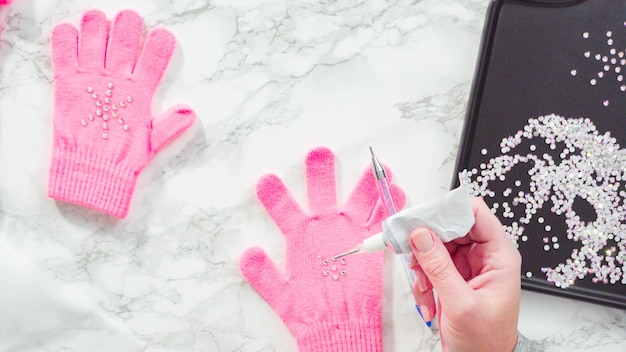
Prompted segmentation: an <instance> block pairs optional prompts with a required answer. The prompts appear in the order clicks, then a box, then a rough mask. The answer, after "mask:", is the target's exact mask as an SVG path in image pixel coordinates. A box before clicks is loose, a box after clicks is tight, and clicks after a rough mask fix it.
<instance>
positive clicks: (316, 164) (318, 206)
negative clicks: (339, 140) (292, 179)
mask: <svg viewBox="0 0 626 352" xmlns="http://www.w3.org/2000/svg"><path fill="white" fill-rule="evenodd" d="M306 188H307V195H308V200H309V211H310V213H311V214H325V213H328V212H334V211H336V209H337V190H336V186H335V155H334V154H333V152H332V151H330V149H328V148H316V149H313V150H311V151H310V152H309V153H308V154H307V156H306Z"/></svg>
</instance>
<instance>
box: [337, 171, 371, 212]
mask: <svg viewBox="0 0 626 352" xmlns="http://www.w3.org/2000/svg"><path fill="white" fill-rule="evenodd" d="M378 198H379V195H378V189H377V188H376V179H375V178H374V174H373V173H372V171H371V170H369V169H368V170H367V171H365V172H364V173H363V174H362V175H361V179H360V180H359V183H357V185H356V187H355V188H354V190H353V191H352V194H350V197H348V201H347V202H346V204H345V206H344V209H345V211H346V212H349V213H350V214H351V216H352V218H353V219H354V220H355V221H356V223H357V224H365V223H366V222H367V221H368V219H369V218H370V217H371V216H372V213H373V211H374V210H375V208H376V203H377V202H378Z"/></svg>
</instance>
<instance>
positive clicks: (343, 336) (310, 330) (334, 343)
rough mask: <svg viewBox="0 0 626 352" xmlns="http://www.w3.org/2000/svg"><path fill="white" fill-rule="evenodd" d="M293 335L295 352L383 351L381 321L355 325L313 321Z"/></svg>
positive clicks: (372, 320) (362, 321)
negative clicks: (295, 343) (296, 350)
mask: <svg viewBox="0 0 626 352" xmlns="http://www.w3.org/2000/svg"><path fill="white" fill-rule="evenodd" d="M307 325H308V326H307V327H306V331H305V332H303V333H301V334H296V339H297V341H296V342H297V344H298V352H331V351H337V352H343V351H363V352H380V351H382V336H383V334H382V323H381V321H380V317H376V318H374V317H371V318H370V319H363V318H362V319H359V320H356V321H350V320H348V321H338V322H335V321H315V322H312V323H309V324H307Z"/></svg>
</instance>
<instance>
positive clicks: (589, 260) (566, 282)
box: [460, 114, 626, 289]
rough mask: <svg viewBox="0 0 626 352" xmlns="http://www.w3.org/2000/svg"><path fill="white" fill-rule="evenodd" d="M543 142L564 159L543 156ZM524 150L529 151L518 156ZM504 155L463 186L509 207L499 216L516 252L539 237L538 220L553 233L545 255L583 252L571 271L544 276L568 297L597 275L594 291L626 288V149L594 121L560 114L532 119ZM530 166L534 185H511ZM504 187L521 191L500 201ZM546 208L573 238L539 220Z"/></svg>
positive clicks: (563, 266) (495, 207) (506, 142)
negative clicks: (532, 230) (583, 206)
mask: <svg viewBox="0 0 626 352" xmlns="http://www.w3.org/2000/svg"><path fill="white" fill-rule="evenodd" d="M543 142H545V143H546V146H547V148H549V149H548V150H550V151H554V152H556V153H559V157H558V158H553V157H552V156H551V155H549V153H544V154H543V155H538V153H537V150H538V148H537V145H538V144H539V143H543ZM522 143H524V145H525V146H526V145H528V149H525V148H523V149H524V150H522V149H521V147H519V148H517V147H518V146H520V144H522ZM542 147H545V146H543V145H542ZM481 154H482V155H485V156H487V155H488V154H489V151H487V150H486V149H482V150H481ZM496 154H498V155H497V156H495V157H493V158H491V159H489V161H488V162H487V163H483V164H481V165H480V166H479V168H474V169H471V170H464V171H462V172H461V174H460V176H461V179H462V181H461V182H463V183H466V184H468V185H469V186H470V189H471V190H472V193H473V194H474V195H476V196H482V197H485V198H486V199H487V198H494V197H496V196H497V197H498V199H503V200H504V201H502V202H501V203H493V204H492V206H491V210H492V212H494V213H495V214H496V215H497V216H498V217H499V218H500V219H505V220H507V225H504V228H505V231H506V233H507V234H508V236H509V238H510V239H511V240H512V241H513V243H514V244H515V245H516V246H517V245H518V244H519V241H523V242H525V241H527V240H528V236H530V235H531V234H528V235H527V234H526V233H525V226H526V225H528V224H530V223H531V220H532V221H534V222H536V223H537V224H540V226H541V227H542V228H543V229H544V230H545V232H544V235H542V237H543V250H544V251H554V250H559V248H562V246H561V245H560V244H559V242H560V241H561V240H565V238H566V240H567V241H573V242H574V248H575V249H573V250H572V252H571V253H570V256H569V258H568V259H567V260H565V262H564V263H560V264H558V265H556V266H555V267H542V268H541V271H542V272H543V273H544V274H545V275H546V279H547V281H548V282H551V283H553V284H554V285H555V286H556V287H561V288H563V289H565V288H567V287H569V286H571V285H573V284H574V283H575V281H576V280H577V279H583V278H585V277H586V276H588V275H590V277H591V281H592V282H594V283H605V284H609V283H610V284H617V283H621V284H626V275H624V274H623V271H624V261H625V260H626V205H625V204H624V199H625V198H626V188H625V187H624V184H623V182H624V181H626V150H624V149H620V146H619V144H617V143H616V139H615V138H613V137H611V134H610V133H609V132H606V133H604V134H600V133H599V132H598V131H597V130H596V127H595V125H594V124H593V123H592V122H591V120H589V119H588V118H577V119H569V118H564V117H562V116H558V115H554V114H552V115H547V116H540V117H538V118H531V119H529V120H528V123H527V124H526V126H524V128H523V129H522V130H519V131H517V132H516V133H515V134H514V135H512V136H509V137H508V138H504V139H502V141H501V143H500V150H499V151H498V152H497V153H496ZM523 164H525V165H524V166H525V169H528V171H527V176H528V178H527V180H529V181H528V182H527V183H526V182H522V180H521V178H522V177H519V178H520V179H514V180H511V179H509V178H508V173H509V172H510V171H511V170H512V169H513V168H514V167H516V166H518V165H520V166H521V165H523ZM524 176H526V175H524ZM525 181H526V180H525ZM496 183H500V188H502V187H501V185H502V184H509V185H511V186H514V187H509V188H506V189H504V191H503V192H502V194H496V192H495V191H494V190H493V189H494V188H498V187H496V186H497V185H496ZM505 187H506V186H505ZM577 199H578V201H581V200H584V201H585V202H587V203H588V204H589V205H590V207H591V208H592V209H593V212H594V213H595V214H593V215H595V219H594V220H593V221H584V220H583V219H581V215H582V213H581V214H578V212H577V211H576V210H575V207H573V205H574V202H575V201H576V200H577ZM544 207H550V211H551V212H552V213H553V214H555V215H557V216H558V219H564V222H565V224H566V225H567V233H566V234H558V233H555V232H554V231H553V229H552V226H551V225H550V224H548V223H547V222H548V221H547V220H546V219H544V217H541V216H540V215H538V211H539V210H541V209H542V208H544ZM509 223H510V224H509ZM553 225H554V224H553ZM546 234H550V235H546ZM533 235H536V234H533ZM565 235H566V236H565ZM526 276H527V277H532V276H533V273H531V272H528V273H526Z"/></svg>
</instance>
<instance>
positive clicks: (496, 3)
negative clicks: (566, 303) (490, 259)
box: [450, 0, 626, 309]
mask: <svg viewBox="0 0 626 352" xmlns="http://www.w3.org/2000/svg"><path fill="white" fill-rule="evenodd" d="M584 1H586V0H492V1H491V2H490V3H489V5H488V8H487V12H486V15H485V21H484V24H483V32H482V37H481V42H480V47H479V50H478V58H477V61H476V66H475V68H474V78H473V80H472V85H471V88H470V93H469V99H468V103H467V108H466V113H465V120H464V123H463V129H462V132H461V137H460V141H459V147H458V152H457V157H456V161H455V167H454V170H456V172H457V173H458V172H460V171H461V170H462V168H461V167H462V166H463V165H465V164H466V163H467V159H468V155H469V153H470V151H471V148H472V145H473V142H474V141H473V140H472V139H471V138H469V137H470V136H472V135H473V134H474V130H475V126H474V121H475V119H474V117H475V116H476V115H477V114H478V111H479V109H480V103H481V97H482V95H483V86H484V84H485V80H486V76H487V75H486V73H487V70H488V68H489V62H490V59H491V52H492V47H493V40H494V37H495V29H496V27H497V25H498V20H499V13H500V9H501V8H502V6H503V5H504V4H505V3H509V4H510V3H517V4H521V5H525V6H542V7H545V6H550V7H563V6H573V5H576V4H579V3H582V2H584ZM459 185H460V183H459V179H458V178H457V177H453V178H452V184H451V186H450V189H454V188H456V187H458V186H459ZM520 277H521V287H522V289H526V290H529V291H534V292H538V293H543V294H549V295H551V296H556V297H560V298H568V299H575V300H579V301H584V302H588V303H593V304H599V305H602V306H608V307H612V308H619V309H626V297H621V296H617V295H614V294H609V293H605V292H598V291H594V290H590V289H588V288H585V287H577V286H572V287H569V288H567V289H559V288H557V287H551V286H547V285H546V284H545V281H544V280H538V279H532V278H530V279H529V278H527V277H526V276H525V275H522V273H520ZM618 298H621V300H619V299H618Z"/></svg>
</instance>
